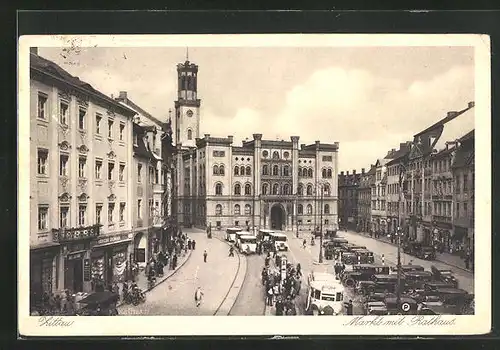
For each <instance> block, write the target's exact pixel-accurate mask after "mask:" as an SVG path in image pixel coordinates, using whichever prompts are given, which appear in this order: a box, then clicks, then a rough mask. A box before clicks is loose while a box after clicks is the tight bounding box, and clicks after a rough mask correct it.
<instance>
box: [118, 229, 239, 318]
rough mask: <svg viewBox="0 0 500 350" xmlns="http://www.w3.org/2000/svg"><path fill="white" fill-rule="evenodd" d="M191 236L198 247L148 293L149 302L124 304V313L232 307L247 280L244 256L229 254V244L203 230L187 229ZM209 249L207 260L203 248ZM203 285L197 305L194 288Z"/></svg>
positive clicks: (196, 312) (192, 312) (191, 312)
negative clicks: (173, 272)
mask: <svg viewBox="0 0 500 350" xmlns="http://www.w3.org/2000/svg"><path fill="white" fill-rule="evenodd" d="M183 232H184V233H186V234H187V235H188V236H189V237H190V238H192V239H195V240H196V250H193V251H192V252H191V256H190V257H189V259H187V260H186V262H185V263H184V264H183V266H182V267H178V269H177V272H176V273H175V274H173V275H171V276H170V277H169V278H166V280H165V281H163V282H162V283H158V284H157V286H156V287H155V288H154V289H152V290H150V291H149V292H148V293H147V294H146V302H144V303H142V304H139V305H137V306H133V305H121V306H119V307H118V312H119V314H120V315H126V316H132V315H148V316H156V315H158V316H160V315H161V316H166V315H179V316H181V315H183V316H202V315H203V316H213V315H216V314H218V315H220V314H223V312H226V311H227V312H228V313H229V312H230V311H231V307H232V305H231V302H229V301H226V300H227V299H230V300H232V301H233V303H234V300H235V299H237V295H238V293H237V291H238V290H239V287H237V288H233V286H236V285H237V284H238V283H243V278H242V277H241V275H242V274H243V276H244V275H245V271H243V268H242V267H241V260H242V257H240V256H239V255H236V254H235V256H234V257H229V256H228V255H229V248H228V245H227V244H226V243H225V242H224V241H222V240H219V239H217V238H215V237H214V238H212V239H209V238H208V237H207V235H206V233H205V231H203V230H198V229H195V228H193V229H184V230H183ZM204 250H206V251H207V253H208V256H207V262H204V261H203V251H204ZM197 287H201V289H202V291H203V293H204V295H203V299H202V303H201V305H200V306H199V307H197V306H196V303H195V300H194V292H195V290H196V288H197Z"/></svg>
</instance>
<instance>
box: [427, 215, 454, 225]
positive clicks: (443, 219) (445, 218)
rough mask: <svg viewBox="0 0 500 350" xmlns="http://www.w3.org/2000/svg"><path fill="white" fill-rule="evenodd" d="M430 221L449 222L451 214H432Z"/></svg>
mask: <svg viewBox="0 0 500 350" xmlns="http://www.w3.org/2000/svg"><path fill="white" fill-rule="evenodd" d="M432 221H436V222H446V223H449V224H451V221H452V220H451V216H444V215H432Z"/></svg>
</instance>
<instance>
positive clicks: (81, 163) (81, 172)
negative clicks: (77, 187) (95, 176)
mask: <svg viewBox="0 0 500 350" xmlns="http://www.w3.org/2000/svg"><path fill="white" fill-rule="evenodd" d="M86 168H87V158H85V157H80V158H78V177H82V178H85V177H86Z"/></svg>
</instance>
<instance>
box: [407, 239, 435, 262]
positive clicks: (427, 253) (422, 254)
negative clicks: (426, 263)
mask: <svg viewBox="0 0 500 350" xmlns="http://www.w3.org/2000/svg"><path fill="white" fill-rule="evenodd" d="M403 252H405V253H406V254H410V255H413V256H416V257H417V258H420V259H424V260H435V259H436V250H435V249H434V247H432V246H426V245H424V244H422V243H420V242H408V243H406V244H405V245H404V246H403Z"/></svg>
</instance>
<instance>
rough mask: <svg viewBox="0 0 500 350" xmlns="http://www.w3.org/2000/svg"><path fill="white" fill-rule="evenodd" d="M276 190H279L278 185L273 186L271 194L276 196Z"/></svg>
mask: <svg viewBox="0 0 500 350" xmlns="http://www.w3.org/2000/svg"><path fill="white" fill-rule="evenodd" d="M278 188H279V186H278V184H274V185H273V194H278Z"/></svg>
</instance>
